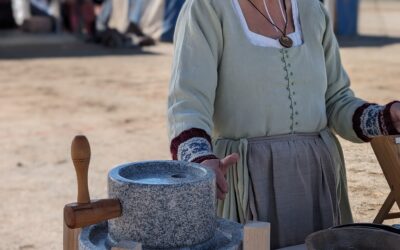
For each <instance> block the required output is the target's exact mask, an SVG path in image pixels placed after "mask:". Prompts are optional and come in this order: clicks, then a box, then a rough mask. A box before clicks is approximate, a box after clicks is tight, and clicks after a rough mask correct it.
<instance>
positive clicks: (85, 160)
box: [71, 135, 90, 203]
mask: <svg viewBox="0 0 400 250" xmlns="http://www.w3.org/2000/svg"><path fill="white" fill-rule="evenodd" d="M71 158H72V161H73V163H74V166H75V171H76V177H77V180H78V200H77V203H90V195H89V187H88V171H89V162H90V145H89V141H88V139H87V138H86V137H85V136H84V135H78V136H75V138H74V140H73V141H72V144H71Z"/></svg>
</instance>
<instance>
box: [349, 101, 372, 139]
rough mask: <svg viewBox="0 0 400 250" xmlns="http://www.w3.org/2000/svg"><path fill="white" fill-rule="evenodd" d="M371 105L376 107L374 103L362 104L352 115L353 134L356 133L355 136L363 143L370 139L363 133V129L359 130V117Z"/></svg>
mask: <svg viewBox="0 0 400 250" xmlns="http://www.w3.org/2000/svg"><path fill="white" fill-rule="evenodd" d="M372 105H376V104H374V103H364V104H363V105H361V106H360V107H358V108H357V109H356V111H355V112H354V115H353V129H354V132H355V133H356V135H357V136H358V138H360V139H361V140H363V141H364V142H369V141H371V138H369V137H368V136H367V135H366V134H365V133H364V131H363V129H362V128H361V117H362V115H363V114H364V111H365V110H366V109H367V108H368V107H369V106H372Z"/></svg>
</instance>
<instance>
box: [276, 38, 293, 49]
mask: <svg viewBox="0 0 400 250" xmlns="http://www.w3.org/2000/svg"><path fill="white" fill-rule="evenodd" d="M279 43H280V44H281V45H282V46H283V47H285V48H291V47H292V46H293V40H292V39H291V38H290V37H288V36H281V38H279Z"/></svg>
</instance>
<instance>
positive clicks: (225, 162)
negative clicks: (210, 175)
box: [201, 153, 239, 200]
mask: <svg viewBox="0 0 400 250" xmlns="http://www.w3.org/2000/svg"><path fill="white" fill-rule="evenodd" d="M238 160H239V155H238V154H236V153H233V154H230V155H228V156H226V157H225V158H223V159H211V160H205V161H203V162H202V163H201V165H203V166H206V167H208V168H211V169H212V170H213V171H214V173H215V175H216V178H217V198H218V199H220V200H223V199H225V195H226V193H228V190H229V189H228V183H227V182H226V179H225V176H226V172H227V171H228V169H229V168H230V167H231V166H232V165H234V164H236V162H237V161H238Z"/></svg>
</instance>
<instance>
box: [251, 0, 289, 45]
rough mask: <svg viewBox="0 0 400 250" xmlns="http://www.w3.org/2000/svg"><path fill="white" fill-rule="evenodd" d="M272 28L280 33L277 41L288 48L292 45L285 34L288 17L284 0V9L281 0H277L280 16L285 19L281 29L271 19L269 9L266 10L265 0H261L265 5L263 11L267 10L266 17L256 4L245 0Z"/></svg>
mask: <svg viewBox="0 0 400 250" xmlns="http://www.w3.org/2000/svg"><path fill="white" fill-rule="evenodd" d="M247 1H248V2H249V3H250V4H251V5H252V6H253V7H254V8H255V9H256V10H257V11H258V12H259V13H260V14H261V15H262V16H263V17H264V18H265V19H266V20H267V21H268V22H269V23H270V24H271V25H272V26H273V27H274V28H275V30H276V31H278V32H280V33H282V36H281V37H280V38H279V43H280V44H281V45H282V46H283V47H285V48H290V47H292V46H293V40H292V39H291V38H290V37H288V36H287V34H286V29H287V24H288V18H287V11H286V1H285V0H283V6H284V10H283V9H282V5H281V1H280V0H279V7H280V9H281V12H282V17H283V19H284V20H285V27H284V28H283V30H281V29H280V28H279V27H278V26H277V25H276V24H275V22H274V20H273V19H272V17H271V15H270V13H269V11H268V7H267V3H266V2H265V0H263V2H264V7H265V11H266V12H267V15H268V17H269V18H268V17H266V16H265V15H264V13H262V11H260V10H259V9H258V8H257V6H256V5H255V4H254V3H253V2H252V1H251V0H247ZM283 12H285V14H283Z"/></svg>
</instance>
